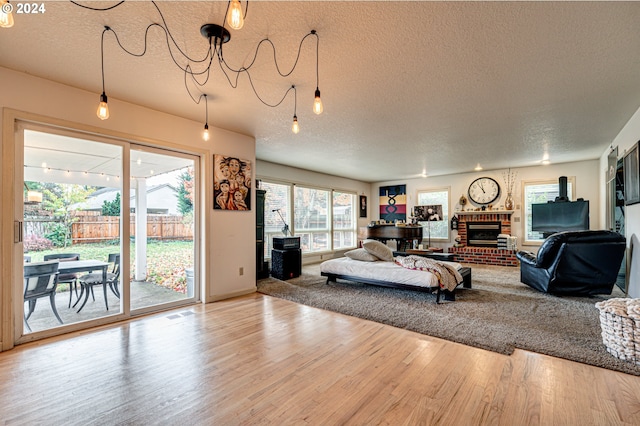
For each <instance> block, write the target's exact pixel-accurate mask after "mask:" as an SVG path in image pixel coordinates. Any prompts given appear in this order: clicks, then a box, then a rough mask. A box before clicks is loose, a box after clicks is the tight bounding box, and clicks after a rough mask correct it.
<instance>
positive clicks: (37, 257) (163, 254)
mask: <svg viewBox="0 0 640 426" xmlns="http://www.w3.org/2000/svg"><path fill="white" fill-rule="evenodd" d="M130 250H131V255H132V256H135V247H134V244H131V248H130ZM119 251H120V246H118V245H114V244H76V245H73V246H70V247H57V248H54V249H51V250H43V251H32V252H28V253H25V255H29V256H31V261H32V262H41V261H42V260H43V258H44V255H46V254H53V253H78V254H79V255H80V259H82V260H85V259H96V260H103V261H105V262H106V261H107V258H108V257H109V253H118V252H119ZM185 268H193V241H153V240H150V241H149V242H148V243H147V279H146V281H147V282H152V283H155V284H157V285H160V286H163V287H167V288H170V289H172V290H174V291H178V292H180V293H186V287H187V282H186V274H185ZM134 272H135V271H134V263H133V258H132V260H131V279H133V276H134Z"/></svg>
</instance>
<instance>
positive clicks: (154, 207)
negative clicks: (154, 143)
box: [130, 146, 197, 310]
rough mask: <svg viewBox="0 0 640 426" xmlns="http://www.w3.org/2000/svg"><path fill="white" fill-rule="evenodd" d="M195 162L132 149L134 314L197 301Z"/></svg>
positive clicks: (164, 153) (178, 155)
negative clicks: (175, 303) (154, 308)
mask: <svg viewBox="0 0 640 426" xmlns="http://www.w3.org/2000/svg"><path fill="white" fill-rule="evenodd" d="M195 165H196V164H195V159H194V158H193V157H190V156H187V155H184V154H182V155H180V154H177V153H168V152H166V151H159V150H156V149H152V148H147V147H140V146H132V148H131V156H130V170H131V179H130V188H131V190H130V193H131V309H132V310H139V309H149V308H151V307H154V306H157V305H163V304H171V303H173V302H179V301H183V300H186V299H190V298H191V299H192V298H194V297H195V293H196V286H195V283H196V280H195V267H194V266H195V264H194V260H195V259H196V248H195V244H194V238H193V237H194V231H195V221H194V219H195V218H194V213H195V212H196V211H197V210H196V209H195V208H194V207H195V203H196V201H197V200H196V191H194V189H195V186H194V184H195V183H196V176H195V171H196V167H195Z"/></svg>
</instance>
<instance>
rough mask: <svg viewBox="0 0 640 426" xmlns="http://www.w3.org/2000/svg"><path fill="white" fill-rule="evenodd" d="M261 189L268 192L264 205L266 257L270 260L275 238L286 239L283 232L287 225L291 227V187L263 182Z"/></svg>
mask: <svg viewBox="0 0 640 426" xmlns="http://www.w3.org/2000/svg"><path fill="white" fill-rule="evenodd" d="M260 188H261V189H264V190H266V191H267V192H266V194H265V203H264V240H265V245H264V251H265V253H264V255H265V257H266V258H269V257H271V249H272V248H273V237H284V233H283V232H282V231H283V228H284V225H285V224H286V225H287V226H289V227H291V214H290V212H291V204H290V200H291V185H288V184H281V183H272V182H265V181H262V182H261V184H260ZM287 235H290V234H287Z"/></svg>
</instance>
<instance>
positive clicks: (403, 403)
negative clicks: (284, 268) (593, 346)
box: [0, 294, 640, 425]
mask: <svg viewBox="0 0 640 426" xmlns="http://www.w3.org/2000/svg"><path fill="white" fill-rule="evenodd" d="M0 422H2V423H3V424H29V425H32V424H47V425H63V424H64V425H87V424H96V425H103V424H105V425H111V424H133V425H147V424H171V425H173V424H175V425H178V424H180V425H183V424H189V425H211V424H216V425H218V424H219V425H239V424H242V425H248V424H277V425H286V424H296V425H306V424H310V425H334V424H341V425H342V424H354V425H364V424H366V425H370V424H392V425H405V424H406V425H412V424H426V425H431V424H445V425H450V424H454V425H458V424H464V425H468V424H474V425H475V424H490V425H496V424H498V425H499V424H504V425H521V424H532V425H537V424H539V425H552V424H554V425H578V424H579V425H596V424H597V425H604V424H607V425H612V424H629V425H631V424H636V425H637V424H640V377H635V376H630V375H626V374H622V373H617V372H613V371H609V370H604V369H600V368H596V367H590V366H587V365H583V364H579V363H574V362H570V361H566V360H562V359H557V358H552V357H548V356H544V355H539V354H535V353H528V352H524V351H516V352H515V353H514V354H513V355H511V356H505V355H500V354H496V353H493V352H488V351H484V350H481V349H476V348H470V347H467V346H463V345H460V344H456V343H451V342H448V341H445V340H439V339H436V338H431V337H428V336H423V335H420V334H416V333H413V332H409V331H406V330H402V329H397V328H393V327H390V326H385V325H382V324H378V323H374V322H369V321H365V320H361V319H357V318H353V317H348V316H344V315H340V314H335V313H331V312H326V311H322V310H319V309H315V308H310V307H307V306H303V305H298V304H295V303H292V302H288V301H285V300H281V299H276V298H272V297H269V296H263V295H261V294H253V295H249V296H243V297H240V298H236V299H232V300H227V301H221V302H216V303H213V304H208V305H198V306H193V307H189V308H186V309H184V308H183V309H180V310H177V311H171V312H165V313H163V314H157V315H153V316H147V317H144V318H140V319H137V320H132V321H129V322H126V323H122V324H119V325H111V326H105V327H103V328H99V329H96V330H92V331H90V332H78V333H73V334H69V335H66V336H61V337H56V338H53V339H49V340H46V341H40V342H35V343H30V344H25V345H22V346H19V347H17V348H15V349H14V350H11V351H8V352H4V353H0Z"/></svg>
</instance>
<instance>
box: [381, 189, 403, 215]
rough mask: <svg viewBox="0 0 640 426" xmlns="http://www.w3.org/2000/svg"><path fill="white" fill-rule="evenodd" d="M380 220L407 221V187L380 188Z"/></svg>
mask: <svg viewBox="0 0 640 426" xmlns="http://www.w3.org/2000/svg"><path fill="white" fill-rule="evenodd" d="M380 220H385V221H386V222H395V221H396V220H401V221H406V220H407V185H393V186H381V187H380Z"/></svg>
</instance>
